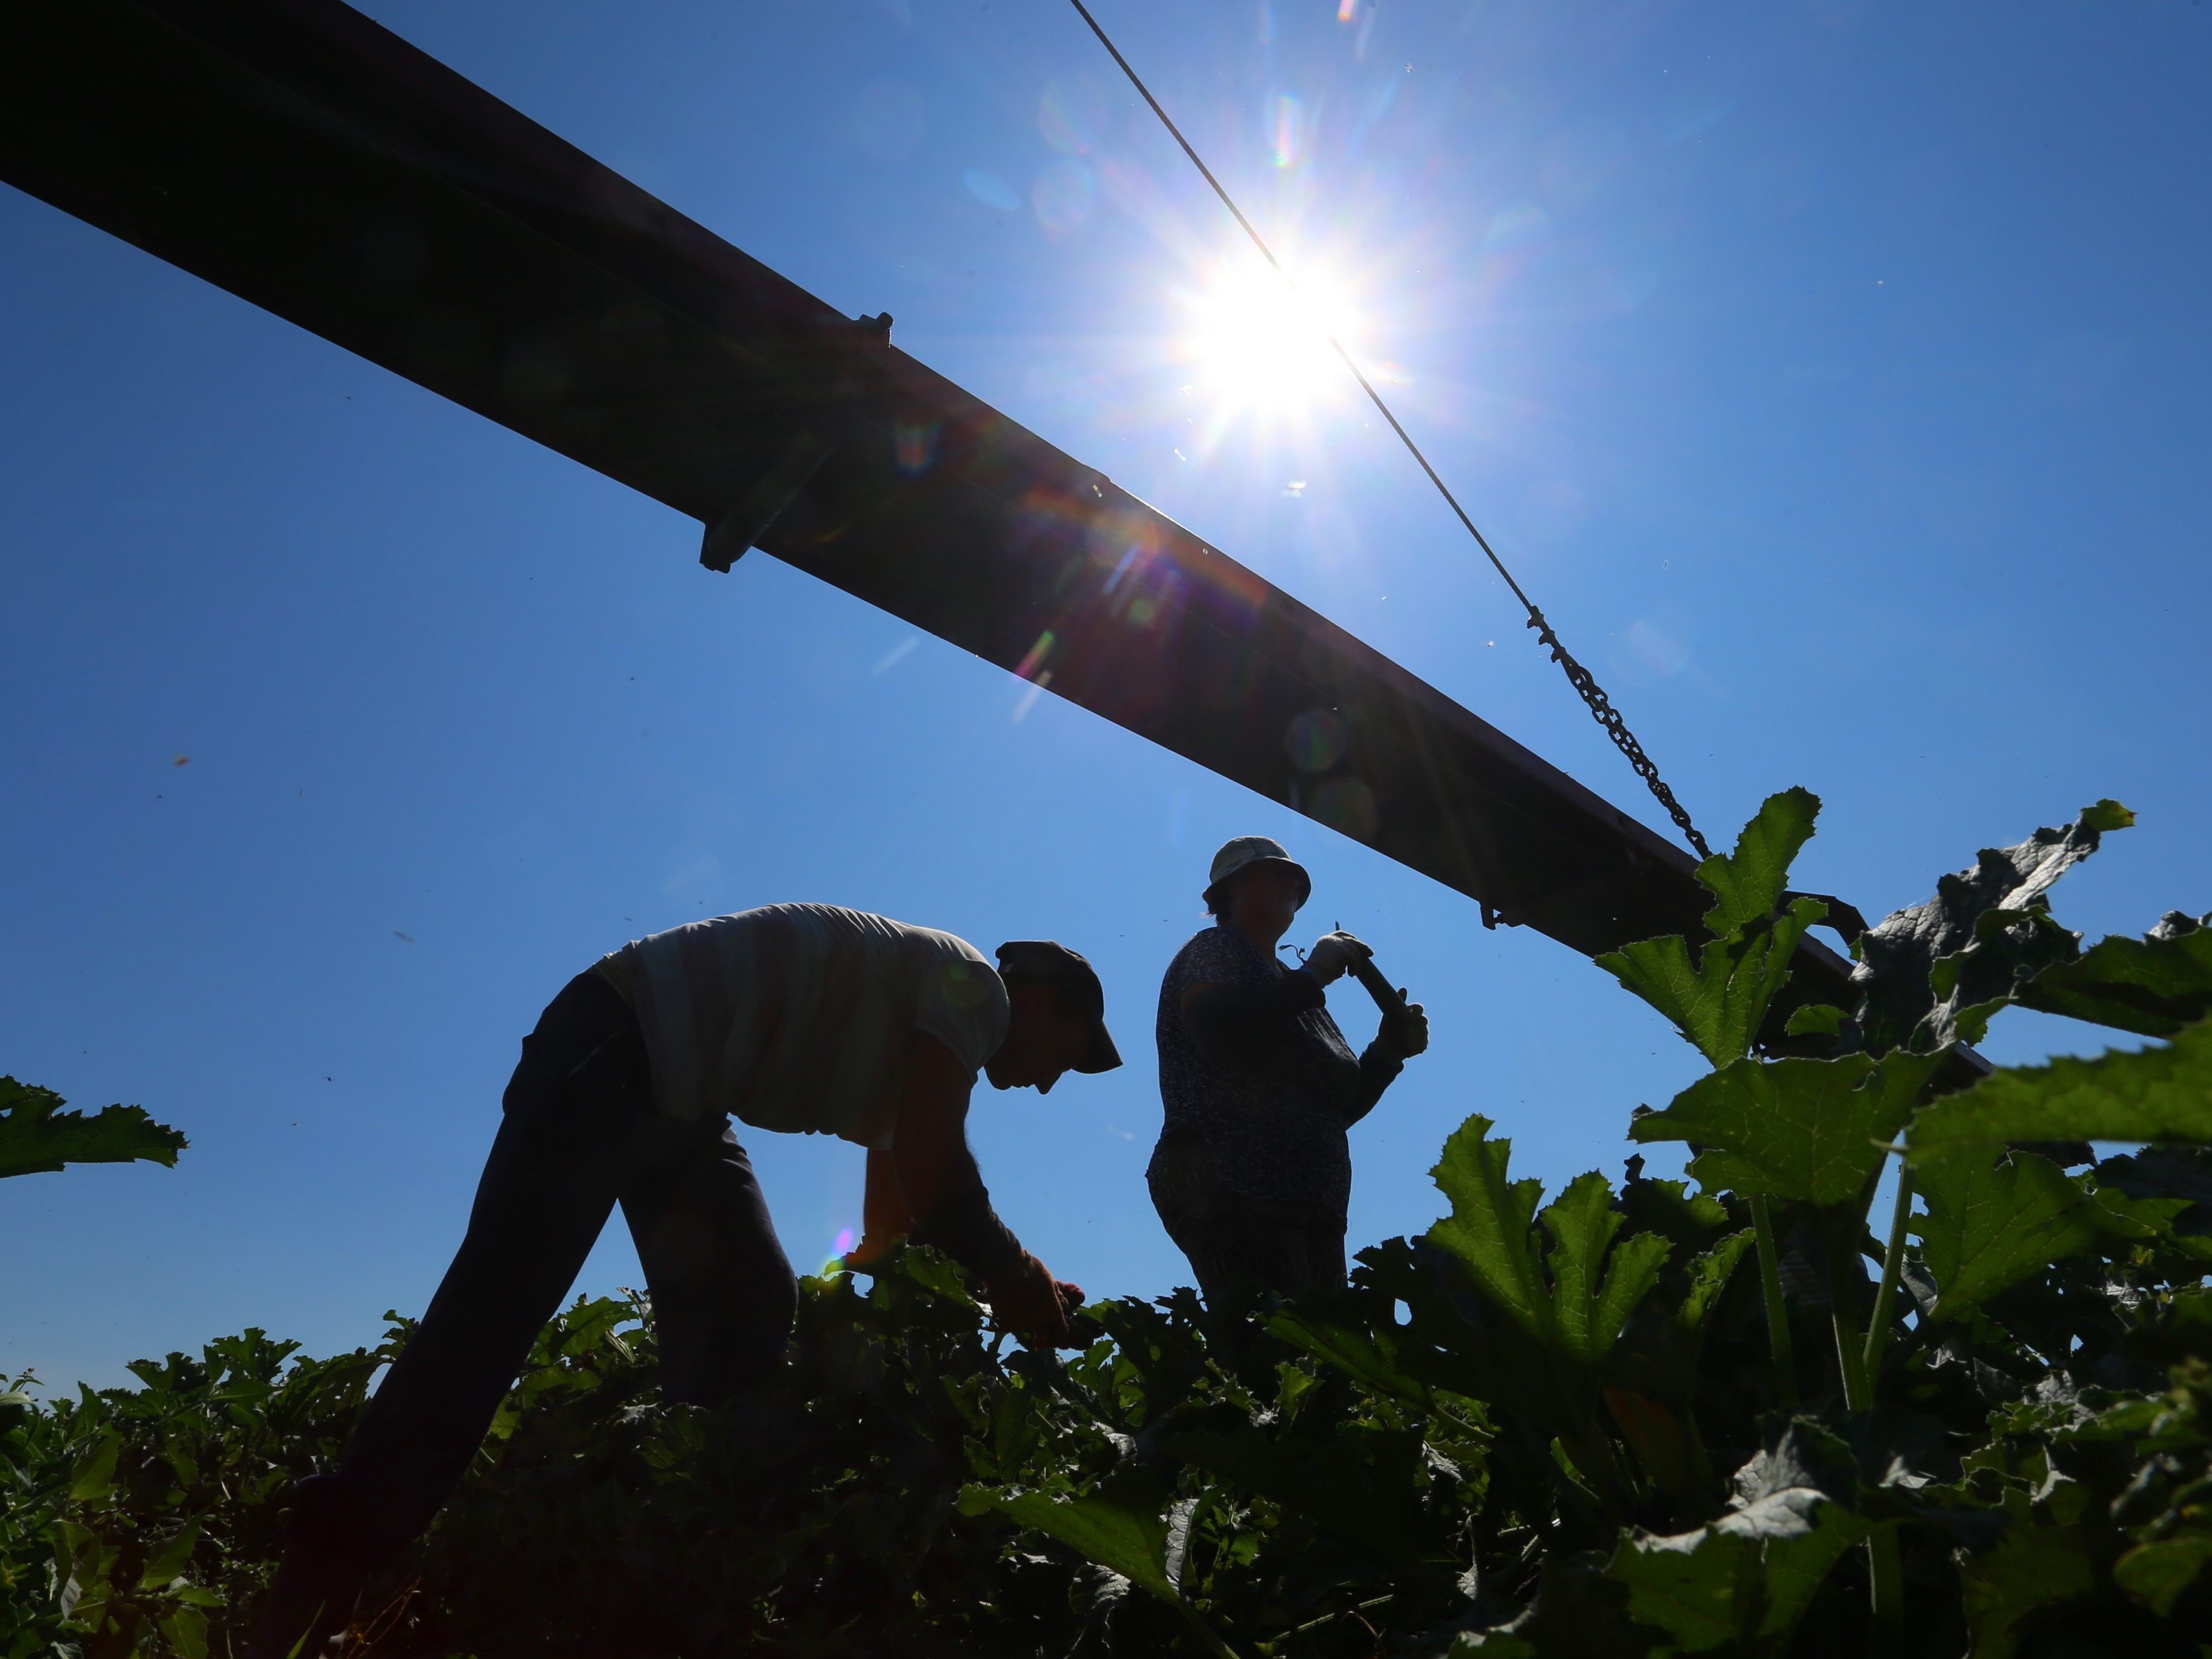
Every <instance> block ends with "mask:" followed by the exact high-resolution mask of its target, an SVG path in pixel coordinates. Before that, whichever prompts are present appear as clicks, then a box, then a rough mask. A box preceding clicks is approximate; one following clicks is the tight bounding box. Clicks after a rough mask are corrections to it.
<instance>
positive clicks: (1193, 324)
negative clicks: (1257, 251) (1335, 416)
mask: <svg viewBox="0 0 2212 1659" xmlns="http://www.w3.org/2000/svg"><path fill="white" fill-rule="evenodd" d="M1188 312H1189V320H1188V325H1187V329H1186V332H1185V348H1186V350H1187V351H1188V356H1189V357H1190V358H1191V360H1192V362H1193V366H1194V368H1196V370H1197V372H1198V376H1199V378H1200V380H1201V381H1202V382H1203V383H1204V385H1205V387H1206V390H1207V391H1209V392H1212V394H1213V395H1214V396H1215V397H1216V398H1219V399H1220V400H1222V401H1223V402H1225V403H1227V404H1235V405H1240V406H1244V407H1249V408H1251V409H1254V410H1259V411H1261V412H1264V413H1273V414H1284V415H1288V414H1295V413H1297V412H1300V411H1302V410H1304V409H1305V408H1307V407H1309V406H1310V405H1311V404H1313V403H1314V402H1315V400H1316V398H1321V397H1323V396H1326V395H1328V394H1330V393H1332V392H1335V391H1336V390H1337V389H1338V388H1339V387H1340V386H1342V385H1343V384H1345V371H1344V365H1343V363H1342V362H1341V361H1340V359H1339V358H1338V356H1337V355H1336V352H1335V350H1334V349H1333V348H1332V347H1331V346H1330V345H1329V343H1328V336H1329V335H1331V334H1334V335H1335V336H1336V337H1337V338H1338V339H1340V340H1341V341H1343V342H1344V343H1345V345H1346V348H1347V349H1350V350H1352V352H1353V353H1354V354H1355V355H1356V354H1357V352H1358V345H1357V343H1356V339H1357V334H1358V320H1359V319H1358V313H1357V311H1356V310H1355V309H1354V307H1352V303H1351V301H1350V297H1349V296H1348V295H1346V293H1345V292H1344V290H1343V289H1342V288H1341V287H1340V286H1339V285H1337V284H1335V283H1333V282H1331V281H1330V280H1329V278H1328V276H1327V275H1326V273H1323V272H1315V271H1301V272H1300V273H1299V276H1298V286H1297V288H1296V289H1292V288H1291V285H1290V284H1289V283H1286V282H1285V281H1284V280H1283V279H1282V277H1280V276H1278V275H1276V273H1275V272H1274V271H1273V270H1269V269H1267V267H1266V266H1265V265H1262V264H1259V263H1257V262H1256V261H1250V260H1239V261H1237V262H1236V263H1235V264H1231V265H1225V266H1223V267H1222V268H1220V269H1218V270H1216V271H1215V272H1214V273H1213V274H1212V276H1211V277H1210V278H1209V279H1208V280H1207V282H1206V284H1205V285H1204V286H1203V287H1202V288H1200V289H1199V290H1198V291H1197V292H1195V293H1194V294H1192V295H1189V296H1188Z"/></svg>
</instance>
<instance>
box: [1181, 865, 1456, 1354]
mask: <svg viewBox="0 0 2212 1659" xmlns="http://www.w3.org/2000/svg"><path fill="white" fill-rule="evenodd" d="M1312 891H1313V882H1312V879H1311V878H1310V877H1309V876H1308V875H1307V874H1306V872H1305V871H1304V869H1303V868H1301V867H1300V866H1298V865H1297V864H1295V863H1293V862H1292V861H1291V856H1290V854H1288V853H1287V852H1285V850H1284V849H1283V847H1282V845H1281V843H1279V842H1273V841H1270V840H1269V839H1267V837H1266V836H1239V837H1237V839H1236V840H1235V841H1232V842H1230V843H1229V844H1228V845H1227V846H1225V847H1224V848H1222V849H1221V850H1220V852H1218V853H1217V854H1214V859H1213V866H1212V871H1211V872H1210V873H1209V877H1208V884H1207V886H1206V912H1207V914H1208V915H1212V917H1213V918H1214V925H1213V926H1212V927H1208V928H1206V930H1205V931H1204V932H1202V933H1198V934H1196V935H1194V937H1193V938H1192V939H1191V940H1190V942H1189V943H1188V944H1187V945H1184V946H1183V947H1182V950H1180V951H1177V952H1176V958H1175V960H1174V961H1173V962H1172V963H1170V964H1169V965H1168V972H1167V978H1166V980H1165V981H1163V982H1162V984H1161V986H1160V1008H1159V1024H1158V1039H1159V1053H1160V1099H1161V1103H1162V1104H1163V1105H1164V1107H1165V1109H1166V1121H1165V1122H1164V1125H1163V1127H1162V1128H1161V1131H1160V1141H1159V1145H1158V1147H1156V1148H1155V1149H1154V1150H1153V1152H1152V1164H1150V1166H1149V1167H1148V1168H1147V1169H1146V1171H1145V1177H1146V1182H1147V1183H1148V1184H1149V1185H1150V1187H1151V1188H1152V1207H1153V1208H1155V1209H1156V1210H1158V1212H1159V1215H1160V1220H1161V1221H1162V1222H1163V1223H1164V1225H1166V1227H1167V1230H1168V1237H1170V1238H1172V1239H1174V1240H1175V1242H1176V1246H1177V1247H1178V1248H1179V1249H1182V1253H1183V1254H1184V1255H1186V1256H1188V1257H1189V1258H1190V1265H1191V1267H1192V1269H1193V1270H1194V1272H1195V1273H1197V1275H1198V1284H1199V1288H1200V1290H1201V1291H1204V1292H1205V1295H1206V1304H1207V1305H1208V1306H1209V1307H1210V1308H1212V1309H1213V1310H1215V1311H1217V1312H1219V1311H1224V1310H1229V1309H1232V1308H1235V1307H1238V1306H1242V1305H1245V1304H1249V1303H1250V1302H1251V1301H1252V1300H1253V1299H1254V1298H1255V1297H1257V1296H1258V1295H1259V1294H1260V1293H1261V1292H1262V1291H1280V1292H1282V1293H1283V1294H1285V1295H1290V1294H1292V1293H1295V1292H1296V1291H1301V1290H1304V1289H1306V1288H1307V1287H1309V1286H1312V1285H1320V1286H1324V1287H1326V1286H1330V1285H1340V1284H1342V1283H1343V1282H1344V1227H1345V1212H1346V1206H1348V1204H1349V1203H1350V1201H1351V1197H1352V1151H1351V1147H1350V1146H1349V1144H1348V1143H1347V1141H1346V1136H1345V1131H1346V1130H1347V1129H1349V1128H1350V1127H1352V1125H1353V1124H1355V1123H1357V1122H1358V1121H1359V1120H1360V1119H1361V1118H1363V1117H1364V1116H1366V1115H1367V1114H1368V1113H1369V1112H1370V1110H1371V1109H1373V1108H1374V1105H1375V1103H1376V1101H1377V1100H1379V1099H1380V1098H1382V1095H1383V1090H1385V1089H1387V1088H1388V1087H1389V1086H1390V1083H1391V1080H1392V1079H1395V1077H1396V1076H1397V1075H1398V1073H1399V1072H1400V1071H1401V1070H1402V1069H1403V1068H1404V1066H1405V1062H1406V1060H1407V1059H1408V1058H1409V1057H1410V1056H1412V1055H1414V1054H1419V1053H1420V1052H1421V1051H1422V1050H1423V1049H1424V1048H1427V1047H1428V1046H1429V1023H1428V1018H1427V1016H1426V1015H1425V1014H1424V1013H1423V1012H1422V1010H1421V1006H1420V1005H1419V1003H1414V1004H1412V1005H1410V1006H1407V1009H1406V1012H1405V1014H1404V1015H1403V1017H1402V1018H1386V1019H1385V1020H1384V1021H1383V1028H1382V1030H1380V1031H1379V1032H1378V1033H1377V1034H1376V1038H1375V1041H1374V1042H1370V1043H1369V1044H1368V1045H1367V1049H1366V1052H1365V1053H1364V1054H1358V1055H1356V1056H1355V1055H1354V1054H1352V1049H1351V1048H1350V1047H1349V1046H1348V1045H1347V1044H1346V1042H1345V1040H1344V1033H1343V1032H1341V1031H1340V1030H1338V1029H1337V1025H1336V1022H1335V1021H1334V1020H1333V1019H1331V1018H1329V1017H1328V1007H1327V1006H1326V1000H1325V998H1324V996H1323V994H1322V993H1323V987H1326V986H1327V985H1328V983H1329V981H1332V980H1334V979H1336V978H1339V977H1340V976H1341V975H1343V974H1344V973H1345V972H1346V971H1347V970H1348V969H1351V968H1352V967H1353V966H1354V964H1355V963H1358V962H1359V961H1361V960H1364V958H1365V957H1370V956H1371V955H1373V954H1374V953H1373V952H1372V951H1370V950H1369V949H1368V948H1367V946H1366V945H1363V944H1361V943H1360V942H1359V941H1358V939H1354V938H1353V937H1352V935H1351V934H1349V933H1328V934H1326V935H1324V936H1323V937H1322V939H1321V940H1320V942H1319V943H1317V944H1316V945H1315V946H1314V947H1313V950H1312V951H1310V953H1309V954H1308V955H1307V957H1306V959H1305V961H1304V963H1303V964H1302V965H1301V966H1298V967H1296V968H1285V966H1284V964H1283V963H1280V962H1279V961H1278V960H1277V959H1276V957H1275V948H1276V946H1277V945H1278V944H1279V942H1280V941H1281V939H1282V937H1283V935H1284V934H1285V933H1288V932H1289V931H1290V927H1291V922H1292V921H1294V920H1296V918H1297V913H1298V910H1299V908H1301V907H1302V906H1303V905H1304V903H1305V902H1306V899H1307V898H1308V896H1310V894H1311V893H1312Z"/></svg>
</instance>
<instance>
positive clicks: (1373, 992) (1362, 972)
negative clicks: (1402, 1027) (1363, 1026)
mask: <svg viewBox="0 0 2212 1659" xmlns="http://www.w3.org/2000/svg"><path fill="white" fill-rule="evenodd" d="M1352 973H1353V974H1354V975H1356V976H1357V977H1358V981H1359V982H1360V983H1361V984H1362V985H1364V986H1365V987H1367V994H1368V995H1369V996H1370V997H1373V998H1374V999H1375V1006H1376V1007H1377V1008H1380V1009H1381V1010H1382V1011H1383V1014H1384V1016H1385V1017H1386V1018H1388V1017H1391V1016H1395V1015H1402V1014H1403V1013H1404V1012H1406V999H1405V998H1403V997H1401V996H1400V995H1399V994H1398V993H1397V990H1396V987H1394V986H1393V985H1392V984H1391V983H1390V981H1389V980H1387V979H1385V978H1383V970H1382V969H1380V968H1377V967H1376V965H1375V958H1374V957H1360V958H1359V960H1358V961H1357V962H1355V963H1352Z"/></svg>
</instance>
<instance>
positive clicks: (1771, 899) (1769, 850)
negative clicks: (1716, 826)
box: [1698, 788, 1820, 939]
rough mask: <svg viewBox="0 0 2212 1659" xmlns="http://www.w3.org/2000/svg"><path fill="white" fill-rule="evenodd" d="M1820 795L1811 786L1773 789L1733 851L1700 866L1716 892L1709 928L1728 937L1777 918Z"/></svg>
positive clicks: (1708, 887) (1700, 874)
mask: <svg viewBox="0 0 2212 1659" xmlns="http://www.w3.org/2000/svg"><path fill="white" fill-rule="evenodd" d="M1819 816H1820V797H1819V796H1818V795H1816V794H1814V793H1813V792H1812V791H1811V790H1809V789H1803V788H1797V789H1784V790H1783V791H1782V792H1781V793H1779V794H1774V795H1769V796H1768V797H1767V798H1766V799H1765V800H1764V801H1763V802H1761V803H1760V804H1759V811H1758V813H1757V815H1756V816H1754V817H1753V818H1752V820H1751V822H1750V823H1747V824H1745V825H1744V826H1743V833H1742V834H1741V835H1740V836H1737V837H1736V840H1735V851H1734V852H1733V853H1723V854H1716V855H1715V856H1713V857H1711V858H1709V859H1707V860H1705V862H1704V863H1702V864H1700V865H1699V866H1698V879H1699V882H1701V883H1702V884H1704V886H1705V890H1706V891H1707V892H1709V893H1711V895H1712V896H1713V906H1712V908H1711V909H1710V910H1708V911H1706V912H1705V931H1706V932H1707V933H1711V935H1712V936H1713V937H1714V938H1715V939H1726V938H1728V937H1729V935H1730V934H1732V933H1739V932H1741V930H1742V929H1744V928H1746V927H1756V926H1759V925H1760V924H1762V923H1764V922H1765V921H1769V920H1771V918H1772V916H1773V915H1774V913H1775V911H1776V910H1777V909H1778V908H1780V907H1781V904H1782V894H1783V890H1784V888H1785V887H1786V886H1788V884H1789V882H1790V865H1791V864H1792V863H1794V862H1795V861H1796V857H1797V854H1798V853H1799V852H1800V851H1801V850H1802V848H1803V847H1804V845H1805V843H1806V842H1808V841H1810V840H1812V838H1813V820H1814V818H1816V817H1819Z"/></svg>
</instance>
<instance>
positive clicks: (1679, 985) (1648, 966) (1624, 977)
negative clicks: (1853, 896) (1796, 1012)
mask: <svg viewBox="0 0 2212 1659" xmlns="http://www.w3.org/2000/svg"><path fill="white" fill-rule="evenodd" d="M1826 914H1827V907H1826V905H1824V904H1822V903H1820V901H1819V900H1817V899H1809V898H1801V899H1799V900H1797V901H1796V902H1795V903H1793V904H1792V905H1790V908H1789V909H1788V910H1787V911H1786V912H1784V914H1783V915H1780V916H1778V917H1776V918H1775V919H1774V920H1773V922H1772V925H1771V926H1770V927H1761V928H1755V929H1753V930H1751V931H1750V932H1748V933H1742V934H1736V935H1731V936H1730V937H1729V938H1727V939H1714V940H1712V941H1711V942H1710V943H1709V944H1707V945H1705V948H1704V950H1703V951H1700V952H1699V957H1698V960H1697V962H1696V963H1695V964H1692V962H1691V960H1690V947H1689V945H1688V944H1687V943H1686V941H1685V940H1684V939H1682V938H1681V937H1680V935H1679V934H1668V935H1666V936H1665V937H1663V938H1660V939H1640V940H1638V942H1637V943H1635V944H1633V945H1624V946H1622V947H1621V948H1620V950H1618V951H1608V952H1607V953H1606V954H1605V955H1604V956H1601V957H1599V958H1598V959H1597V965H1598V966H1599V967H1601V968H1603V969H1606V970H1607V971H1608V972H1609V973H1611V974H1612V975H1613V976H1614V977H1615V978H1617V979H1618V980H1620V982H1621V984H1622V985H1623V986H1624V987H1626V988H1627V989H1629V990H1631V991H1633V992H1634V993H1635V994H1637V995H1638V996H1640V997H1642V998H1643V999H1644V1000H1645V1001H1646V1002H1648V1003H1650V1005H1651V1006H1653V1007H1654V1008H1656V1009H1657V1010H1658V1011H1659V1012H1661V1013H1662V1014H1664V1015H1666V1016H1667V1018H1669V1019H1671V1020H1673V1021H1674V1024H1675V1025H1676V1026H1677V1027H1679V1028H1680V1030H1681V1032H1682V1035H1683V1036H1686V1037H1687V1038H1688V1039H1689V1040H1690V1042H1692V1043H1693V1044H1695V1045H1696V1047H1697V1048H1698V1051H1699V1053H1700V1054H1704V1055H1705V1058H1706V1059H1707V1060H1711V1062H1712V1063H1713V1064H1714V1065H1716V1066H1725V1065H1727V1064H1728V1063H1729V1061H1730V1060H1740V1059H1741V1058H1742V1057H1743V1056H1744V1055H1745V1054H1749V1053H1750V1052H1751V1046H1752V1044H1753V1042H1754V1041H1756V1040H1757V1038H1758V1036H1759V1027H1760V1025H1761V1024H1764V1023H1765V1019H1766V1010H1767V1006H1768V1005H1769V1004H1771V1002H1772V1001H1773V1000H1774V998H1775V996H1776V994H1778V992H1780V990H1781V989H1782V987H1783V986H1784V984H1786V983H1787V982H1788V981H1789V978H1790V959H1791V958H1792V957H1795V956H1796V953H1797V942H1798V941H1799V940H1800V939H1802V938H1804V936H1805V930H1806V929H1807V928H1808V927H1811V926H1812V925H1813V924H1814V922H1816V921H1820V918H1821V917H1823V916H1824V915H1826Z"/></svg>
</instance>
